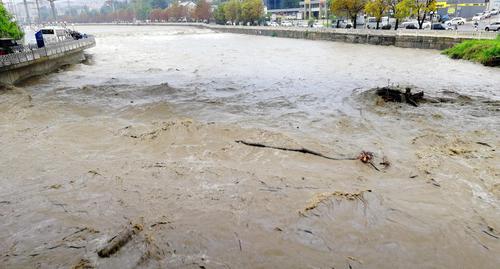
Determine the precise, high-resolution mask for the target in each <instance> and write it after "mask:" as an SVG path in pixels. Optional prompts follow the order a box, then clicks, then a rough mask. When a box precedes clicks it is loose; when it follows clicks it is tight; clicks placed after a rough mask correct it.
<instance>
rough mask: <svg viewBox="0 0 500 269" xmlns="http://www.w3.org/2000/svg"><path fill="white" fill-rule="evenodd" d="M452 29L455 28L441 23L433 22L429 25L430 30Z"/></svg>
mask: <svg viewBox="0 0 500 269" xmlns="http://www.w3.org/2000/svg"><path fill="white" fill-rule="evenodd" d="M454 29H455V28H453V27H451V26H448V25H446V24H443V23H434V24H433V25H432V27H431V30H454Z"/></svg>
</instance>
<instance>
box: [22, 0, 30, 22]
mask: <svg viewBox="0 0 500 269" xmlns="http://www.w3.org/2000/svg"><path fill="white" fill-rule="evenodd" d="M23 3H24V11H26V22H27V23H28V24H31V18H30V11H29V10H28V2H26V0H23Z"/></svg>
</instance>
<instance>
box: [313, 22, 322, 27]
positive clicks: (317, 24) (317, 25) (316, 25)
mask: <svg viewBox="0 0 500 269" xmlns="http://www.w3.org/2000/svg"><path fill="white" fill-rule="evenodd" d="M323 27H324V26H323V24H322V23H319V22H315V23H314V24H313V28H323Z"/></svg>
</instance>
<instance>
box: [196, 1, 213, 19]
mask: <svg viewBox="0 0 500 269" xmlns="http://www.w3.org/2000/svg"><path fill="white" fill-rule="evenodd" d="M211 13H212V12H211V9H210V4H209V3H208V2H207V1H206V0H198V3H196V7H195V9H194V17H195V18H196V19H197V20H207V21H208V20H209V19H210V15H211Z"/></svg>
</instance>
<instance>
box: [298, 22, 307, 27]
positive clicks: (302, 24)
mask: <svg viewBox="0 0 500 269" xmlns="http://www.w3.org/2000/svg"><path fill="white" fill-rule="evenodd" d="M297 26H298V27H309V25H307V22H304V21H303V22H299V23H298V24H297Z"/></svg>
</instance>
